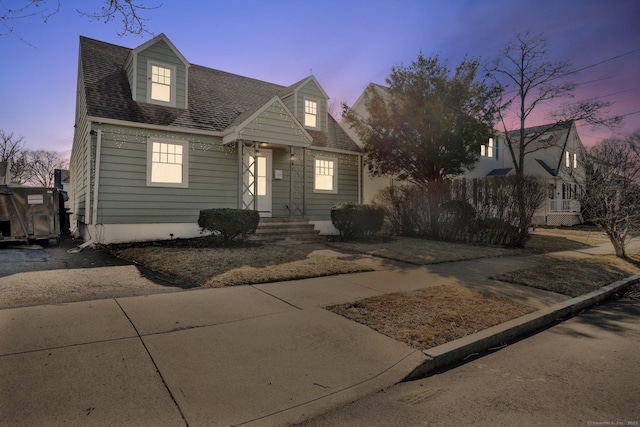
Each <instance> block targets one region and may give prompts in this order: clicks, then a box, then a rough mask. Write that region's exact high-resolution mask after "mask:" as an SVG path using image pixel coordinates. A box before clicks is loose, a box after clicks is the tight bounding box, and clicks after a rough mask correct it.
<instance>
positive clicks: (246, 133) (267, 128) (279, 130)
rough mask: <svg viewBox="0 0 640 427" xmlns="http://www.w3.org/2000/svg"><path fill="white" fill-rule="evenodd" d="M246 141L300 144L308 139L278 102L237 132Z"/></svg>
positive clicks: (303, 143) (304, 143)
mask: <svg viewBox="0 0 640 427" xmlns="http://www.w3.org/2000/svg"><path fill="white" fill-rule="evenodd" d="M239 134H240V138H241V139H244V140H247V141H258V142H270V143H277V144H285V145H296V146H302V145H307V144H308V143H309V141H308V140H307V139H306V138H305V137H304V135H303V133H302V130H301V129H300V127H299V125H298V124H297V123H295V122H294V121H293V119H292V118H291V117H290V116H289V114H288V112H287V111H286V110H285V109H284V108H283V107H282V105H281V104H279V103H278V102H274V103H273V104H272V105H271V106H269V107H268V108H267V109H265V110H264V111H263V112H262V113H261V114H259V115H258V116H257V117H256V118H255V119H254V120H253V121H251V122H250V123H248V124H247V125H246V126H244V127H243V128H242V130H241V131H240V132H239Z"/></svg>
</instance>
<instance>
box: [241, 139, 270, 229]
mask: <svg viewBox="0 0 640 427" xmlns="http://www.w3.org/2000/svg"><path fill="white" fill-rule="evenodd" d="M272 154H273V153H272V152H271V150H265V149H260V150H258V153H257V154H256V156H255V157H256V161H255V162H254V161H253V159H252V158H251V157H253V156H254V153H253V150H247V151H246V152H245V164H247V165H250V170H249V171H247V172H245V176H244V182H245V184H246V185H247V186H248V188H249V191H248V192H247V193H245V204H246V203H248V202H250V199H251V198H252V196H253V193H254V191H256V195H257V202H258V206H257V209H258V211H259V212H260V216H264V217H270V216H271V185H272V172H271V163H272V157H273V156H272ZM254 176H255V177H256V181H257V185H256V186H255V187H254V184H255V183H254V179H253V177H254Z"/></svg>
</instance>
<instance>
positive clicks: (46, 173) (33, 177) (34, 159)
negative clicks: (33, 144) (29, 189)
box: [27, 150, 69, 187]
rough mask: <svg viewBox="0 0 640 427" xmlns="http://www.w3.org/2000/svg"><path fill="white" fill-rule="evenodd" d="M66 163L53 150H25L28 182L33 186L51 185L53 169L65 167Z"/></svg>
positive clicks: (52, 182)
mask: <svg viewBox="0 0 640 427" xmlns="http://www.w3.org/2000/svg"><path fill="white" fill-rule="evenodd" d="M68 163H69V162H68V161H67V160H65V159H64V158H62V157H60V155H59V154H58V153H57V152H55V151H46V150H31V151H27V174H28V177H29V178H28V183H29V184H32V185H35V186H42V187H53V184H54V171H55V169H66V168H67V167H68Z"/></svg>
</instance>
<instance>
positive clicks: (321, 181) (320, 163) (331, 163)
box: [313, 157, 338, 193]
mask: <svg viewBox="0 0 640 427" xmlns="http://www.w3.org/2000/svg"><path fill="white" fill-rule="evenodd" d="M314 169H315V173H314V184H313V189H314V191H315V192H316V193H337V192H338V160H337V159H336V158H334V157H316V158H315V168H314Z"/></svg>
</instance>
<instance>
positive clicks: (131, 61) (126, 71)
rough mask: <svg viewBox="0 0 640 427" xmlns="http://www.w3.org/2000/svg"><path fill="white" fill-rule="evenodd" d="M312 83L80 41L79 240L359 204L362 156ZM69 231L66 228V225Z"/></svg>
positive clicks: (130, 237) (184, 232) (140, 235)
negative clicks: (210, 216) (225, 212)
mask: <svg viewBox="0 0 640 427" xmlns="http://www.w3.org/2000/svg"><path fill="white" fill-rule="evenodd" d="M327 100H328V96H327V94H326V93H325V91H324V90H323V89H322V87H321V86H320V84H319V83H318V81H317V80H316V79H315V77H314V76H309V77H307V78H304V79H302V80H300V81H299V82H297V83H294V84H292V85H291V86H287V87H285V86H281V85H277V84H272V83H268V82H264V81H259V80H255V79H251V78H247V77H242V76H238V75H235V74H230V73H226V72H223V71H219V70H215V69H211V68H207V67H203V66H199V65H194V64H190V63H189V62H188V61H187V59H186V58H185V57H184V56H183V55H182V54H181V53H180V51H179V50H178V49H177V48H176V47H175V46H174V45H173V44H172V43H171V41H170V40H169V39H168V38H167V37H166V36H165V35H164V34H160V35H159V36H157V37H154V38H153V39H151V40H149V41H148V42H146V43H144V44H142V45H141V46H138V47H136V48H133V49H130V48H126V47H121V46H117V45H113V44H109V43H105V42H101V41H98V40H93V39H89V38H85V37H81V38H80V51H79V66H78V88H77V100H76V117H75V134H74V141H73V150H72V155H71V174H72V177H73V180H72V182H73V186H72V189H71V206H70V208H71V211H72V213H73V216H74V217H73V218H74V220H75V224H76V225H77V228H78V231H79V233H80V234H81V236H82V237H83V238H84V239H85V241H92V242H95V243H116V242H128V241H141V240H156V239H163V240H164V239H169V238H187V237H195V236H198V235H199V233H200V229H199V227H198V225H197V221H198V216H199V212H200V210H202V209H210V208H237V209H253V210H258V211H259V212H260V216H261V217H281V218H306V219H308V220H309V221H310V222H311V223H312V224H314V225H315V227H316V229H317V230H320V231H321V233H323V234H331V233H333V231H334V229H333V227H332V225H331V220H330V209H331V207H332V206H333V205H334V204H336V203H341V202H360V200H361V171H362V153H361V151H360V149H359V147H358V146H357V145H356V144H355V143H354V141H353V140H352V139H351V138H350V137H349V136H348V135H347V134H346V133H345V132H344V131H343V130H342V128H341V127H340V126H339V125H338V123H337V122H336V121H335V120H334V119H333V118H332V117H331V115H329V114H328V112H327ZM72 228H73V225H72Z"/></svg>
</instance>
